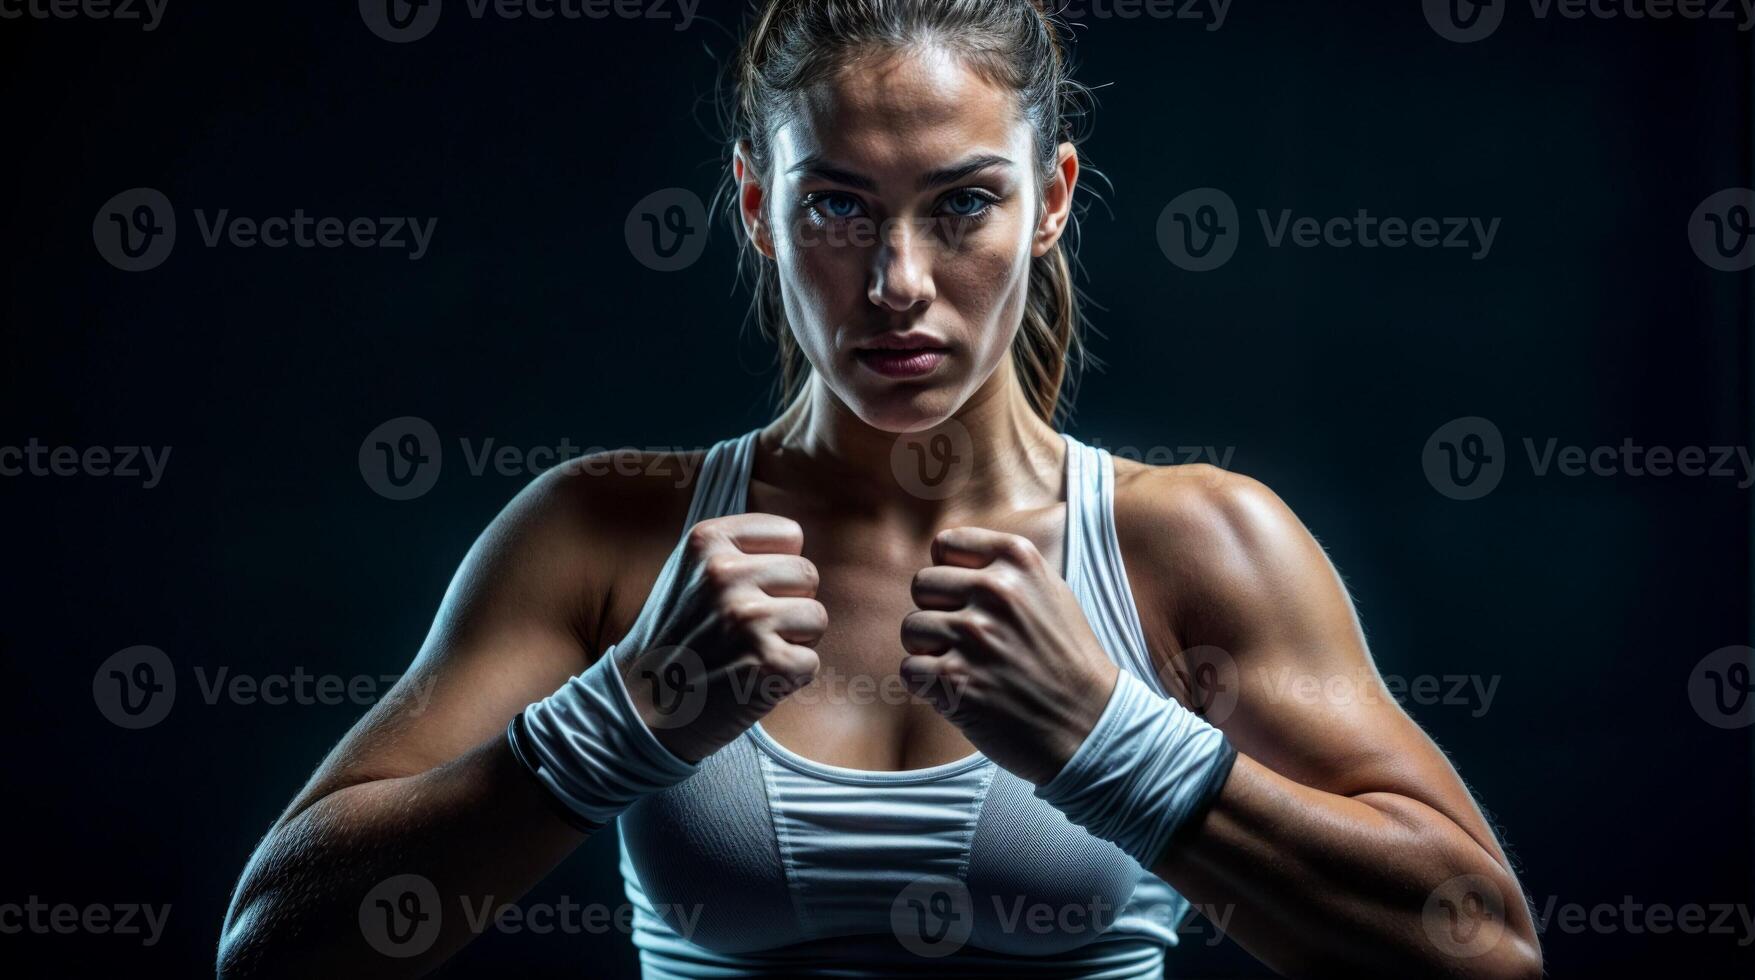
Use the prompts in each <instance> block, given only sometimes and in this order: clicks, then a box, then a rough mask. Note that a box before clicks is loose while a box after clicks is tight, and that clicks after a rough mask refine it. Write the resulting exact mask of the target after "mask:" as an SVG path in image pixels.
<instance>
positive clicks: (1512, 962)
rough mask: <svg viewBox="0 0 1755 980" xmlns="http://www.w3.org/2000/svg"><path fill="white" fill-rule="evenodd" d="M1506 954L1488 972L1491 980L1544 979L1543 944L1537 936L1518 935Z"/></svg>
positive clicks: (1510, 943)
mask: <svg viewBox="0 0 1755 980" xmlns="http://www.w3.org/2000/svg"><path fill="white" fill-rule="evenodd" d="M1506 945H1507V949H1506V955H1504V956H1503V957H1500V962H1498V963H1495V964H1494V968H1493V970H1492V971H1491V972H1490V973H1489V974H1488V976H1489V977H1490V978H1491V980H1542V975H1543V973H1542V971H1543V969H1544V967H1543V964H1542V944H1541V942H1540V941H1539V940H1538V939H1537V938H1536V937H1535V936H1516V937H1513V941H1512V942H1509V943H1507V944H1506Z"/></svg>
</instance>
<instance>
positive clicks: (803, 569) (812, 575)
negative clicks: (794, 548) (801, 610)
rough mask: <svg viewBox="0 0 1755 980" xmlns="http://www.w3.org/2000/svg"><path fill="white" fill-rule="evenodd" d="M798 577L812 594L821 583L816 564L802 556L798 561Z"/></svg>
mask: <svg viewBox="0 0 1755 980" xmlns="http://www.w3.org/2000/svg"><path fill="white" fill-rule="evenodd" d="M798 577H799V579H800V580H801V581H803V583H804V586H805V588H807V589H809V590H810V591H811V592H812V593H813V594H814V593H815V592H816V591H817V587H818V586H820V585H821V584H822V581H823V576H822V573H821V572H819V571H817V565H816V562H813V561H811V560H810V559H809V558H804V557H802V556H801V557H800V558H799V559H798Z"/></svg>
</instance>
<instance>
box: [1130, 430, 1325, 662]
mask: <svg viewBox="0 0 1755 980" xmlns="http://www.w3.org/2000/svg"><path fill="white" fill-rule="evenodd" d="M1115 526H1116V539H1117V542H1118V543H1119V545H1120V547H1121V552H1122V556H1123V560H1124V562H1125V563H1126V566H1127V570H1128V575H1129V578H1130V580H1132V584H1133V586H1134V591H1135V593H1136V598H1137V599H1139V600H1140V615H1141V617H1142V619H1148V620H1153V622H1147V623H1146V624H1145V625H1146V626H1147V628H1148V632H1151V631H1153V630H1154V628H1155V629H1156V631H1157V632H1159V633H1160V634H1163V633H1165V632H1168V635H1169V636H1170V637H1171V638H1173V639H1174V641H1175V642H1176V645H1177V646H1180V645H1182V644H1184V643H1187V644H1190V645H1192V644H1195V643H1211V642H1218V641H1221V640H1223V641H1229V640H1232V639H1234V638H1235V636H1236V633H1237V631H1238V630H1239V629H1242V628H1244V627H1245V626H1247V625H1251V624H1255V625H1259V624H1260V623H1261V621H1262V620H1263V618H1264V617H1265V618H1268V619H1272V618H1273V617H1274V616H1277V615H1278V614H1279V613H1280V612H1282V611H1284V612H1290V611H1291V610H1292V609H1293V607H1295V606H1296V604H1297V600H1298V599H1299V598H1300V597H1301V596H1306V595H1309V594H1312V593H1314V592H1327V591H1328V590H1329V587H1330V586H1332V585H1333V584H1334V582H1335V581H1336V579H1335V573H1334V570H1333V566H1332V565H1330V564H1329V562H1328V558H1327V555H1326V554H1325V553H1324V552H1323V550H1322V546H1321V545H1320V544H1319V543H1318V542H1317V541H1316V539H1315V537H1314V536H1313V535H1312V534H1311V533H1310V531H1309V529H1308V528H1306V527H1305V526H1304V523H1303V522H1302V521H1301V520H1299V518H1298V516H1297V515H1296V514H1294V513H1293V512H1292V509H1291V508H1290V507H1289V506H1287V504H1286V502H1285V501H1284V500H1282V499H1281V498H1280V496H1279V494H1277V493H1275V492H1274V491H1273V490H1271V489H1270V488H1268V487H1267V485H1265V484H1263V483H1262V482H1261V481H1259V480H1256V479H1254V478H1252V477H1249V476H1246V475H1244V474H1241V473H1236V472H1232V471H1230V470H1226V469H1223V468H1221V467H1218V466H1213V465H1211V464H1208V463H1193V464H1185V465H1174V466H1152V465H1148V464H1145V463H1140V462H1135V461H1132V460H1126V459H1119V458H1118V459H1116V461H1115ZM1246 621H1247V622H1246Z"/></svg>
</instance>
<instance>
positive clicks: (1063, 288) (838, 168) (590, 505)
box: [220, 0, 1542, 978]
mask: <svg viewBox="0 0 1755 980" xmlns="http://www.w3.org/2000/svg"><path fill="white" fill-rule="evenodd" d="M1059 36H1060V35H1059V25H1058V24H1057V23H1056V22H1055V20H1054V19H1053V18H1052V17H1050V16H1048V15H1046V14H1045V13H1044V12H1043V10H1042V9H1041V8H1040V7H1039V6H1037V5H1036V4H1035V3H1033V2H1031V0H773V2H768V3H765V4H763V5H762V9H761V10H760V11H759V13H758V15H757V16H756V18H755V19H754V21H753V22H752V24H751V27H750V30H749V32H748V35H747V38H746V40H745V43H744V46H743V48H742V50H741V52H740V57H739V61H738V64H737V80H736V87H735V90H736V107H735V112H734V114H733V116H732V121H733V125H734V128H735V133H734V134H733V141H732V142H731V144H730V146H731V150H732V154H731V157H732V158H731V161H730V168H729V169H730V173H729V174H728V175H727V179H728V187H727V189H728V191H729V193H727V194H725V195H724V197H723V200H724V202H725V204H726V205H727V213H728V214H729V215H731V216H732V217H733V218H734V220H735V222H736V227H737V228H738V230H739V235H740V241H741V242H742V243H743V247H745V248H746V249H747V250H748V251H747V254H746V258H747V259H748V260H749V262H750V263H752V265H751V268H753V270H754V272H755V294H756V310H755V312H756V316H757V318H758V320H759V321H760V323H761V325H762V326H763V328H764V329H765V331H766V332H767V334H768V335H769V336H771V337H772V338H773V339H774V341H775V342H776V343H777V344H778V347H779V359H780V365H781V379H782V391H783V393H784V397H783V399H782V404H783V406H784V407H783V410H782V411H781V412H780V414H779V415H778V417H776V418H775V419H774V420H773V421H772V422H770V423H768V424H767V425H765V426H763V427H761V428H759V429H756V430H754V431H751V432H748V433H745V434H742V435H737V436H731V437H728V438H726V439H724V440H722V441H721V442H719V443H717V444H715V445H714V446H712V447H711V448H710V449H709V450H707V451H706V452H704V453H693V454H687V455H666V454H647V455H646V458H645V459H643V460H642V465H640V466H638V467H615V466H609V465H602V464H605V463H606V461H605V460H602V459H592V458H587V459H586V460H585V461H584V463H585V465H575V466H563V467H560V468H557V469H555V470H553V471H550V472H549V473H547V474H545V475H543V476H542V477H540V478H538V479H537V480H535V481H533V482H532V484H531V485H530V486H529V487H528V488H527V489H525V490H524V491H523V492H522V493H521V494H519V495H518V497H517V498H516V499H515V500H513V501H512V503H511V504H510V505H509V506H508V507H507V508H506V510H505V511H504V512H503V513H502V514H500V515H499V517H498V518H497V519H496V520H495V521H494V522H493V523H492V525H491V526H490V527H489V528H487V530H486V531H485V533H483V534H482V536H481V538H480V539H479V541H478V542H477V543H476V545H475V547H474V548H473V549H472V550H471V551H470V553H469V555H468V556H467V557H466V559H465V560H464V562H463V564H462V566H461V568H460V569H459V570H458V572H457V574H456V577H455V579H454V581H453V582H452V585H451V587H450V589H449V591H448V592H447V594H446V596H445V598H444V601H443V603H442V605H441V607H440V609H439V611H438V615H437V619H436V621H435V623H434V625H433V628H432V630H431V633H430V634H429V636H428V638H427V640H426V643H425V645H424V647H423V648H422V649H421V651H420V653H419V655H418V656H417V657H416V658H415V661H414V663H413V665H412V667H411V668H410V670H409V671H408V673H407V675H406V677H405V678H404V679H403V680H402V682H401V683H400V684H399V685H398V686H397V688H396V689H395V690H394V691H392V692H391V694H390V696H389V697H387V698H386V699H385V700H384V701H383V702H382V703H380V704H378V705H377V706H375V707H374V708H373V709H372V710H371V711H369V712H368V713H367V714H366V715H365V717H364V718H362V719H361V720H360V722H359V723H358V724H357V725H356V726H355V727H354V729H353V730H352V731H350V732H349V733H348V735H347V736H346V737H345V738H344V739H343V740H342V741H341V743H340V744H339V745H338V746H336V748H335V749H334V750H333V751H332V752H331V753H330V754H329V756H328V758H327V759H325V760H324V762H323V764H322V765H321V767H320V768H319V769H318V771H317V772H316V774H315V775H314V776H313V777H312V778H311V780H310V782H309V783H308V784H307V785H306V786H305V787H304V788H303V789H302V790H301V791H300V792H299V793H298V795H297V796H296V797H295V798H294V800H293V802H292V803H291V805H290V806H289V807H288V809H287V810H286V812H285V813H284V814H282V816H281V817H280V819H279V820H278V821H277V822H276V823H275V825H274V826H273V828H272V829H271V830H270V831H269V833H268V835H267V836H266V837H265V838H264V840H263V841H262V843H261V845H260V847H259V848H258V850H257V852H256V854H255V855H254V856H253V857H252V859H251V860H250V862H249V864H248V866H247V867H246V868H245V870H244V873H243V877H242V880H241V881H240V883H239V885H238V889H237V893H236V895H235V896H234V899H233V902H232V906H231V909H230V912H229V914H228V916H227V921H226V924H225V928H224V934H223V937H222V941H221V946H220V970H221V972H222V973H223V974H225V975H227V976H238V977H243V976H252V977H254V976H270V975H273V976H280V975H286V976H312V975H320V973H319V971H338V972H340V973H341V974H344V975H353V974H356V973H358V974H364V975H372V976H383V975H392V974H401V973H408V974H414V973H420V972H423V971H425V970H428V969H431V968H432V967H434V966H435V965H436V964H438V963H440V962H442V961H443V960H444V959H445V958H446V957H447V956H449V955H450V954H452V953H453V952H455V951H456V950H457V949H458V948H459V947H460V946H461V945H462V944H463V943H465V942H466V941H467V940H468V939H469V938H471V936H472V935H473V934H474V932H473V931H472V927H471V920H470V917H469V916H467V915H464V914H460V913H459V912H458V911H457V903H458V901H459V900H461V901H464V902H471V901H473V902H475V903H480V902H481V901H483V900H484V898H485V897H487V896H493V901H494V902H496V903H502V902H509V901H514V900H516V898H517V897H518V896H520V895H522V894H524V892H525V891H526V890H527V889H529V888H530V887H531V886H532V885H534V884H535V883H536V882H537V881H538V880H540V879H541V878H542V877H543V876H544V875H545V874H547V873H548V872H549V871H550V870H551V869H553V868H554V867H555V866H556V864H557V863H558V862H560V861H561V860H562V859H563V858H564V857H565V856H566V855H567V854H568V853H569V852H570V851H572V850H573V849H574V848H575V847H577V846H578V845H579V843H580V842H581V841H582V840H584V839H585V838H586V837H587V836H588V835H589V834H592V833H597V832H601V831H603V830H604V829H605V828H607V827H608V826H609V825H610V824H611V823H614V824H615V825H616V832H617V834H618V838H619V845H618V846H619V851H618V853H619V855H620V866H621V872H622V874H623V876H624V884H625V891H626V894H627V897H628V899H629V902H630V904H631V906H632V908H633V925H632V930H631V931H632V938H633V941H634V942H635V944H636V945H637V946H638V947H639V951H640V956H641V962H642V967H643V971H644V973H645V975H647V976H648V977H722V976H750V975H761V974H787V975H800V974H805V975H809V974H818V975H835V976H912V975H916V974H920V973H942V974H951V973H955V974H959V975H965V976H967V975H982V974H987V975H1005V976H1080V977H1156V976H1160V975H1162V974H1163V972H1164V959H1165V952H1166V949H1167V947H1169V946H1172V945H1174V944H1175V943H1176V941H1177V929H1178V927H1179V926H1181V925H1182V924H1183V922H1184V921H1185V919H1186V917H1187V916H1188V914H1189V912H1190V910H1191V909H1193V908H1198V909H1200V910H1201V911H1203V912H1204V913H1206V914H1207V916H1208V917H1209V918H1210V919H1211V920H1212V921H1213V923H1214V924H1215V925H1217V926H1222V928H1223V929H1224V931H1225V933H1226V934H1227V935H1229V936H1230V937H1231V938H1232V939H1234V940H1235V941H1236V942H1237V943H1239V944H1240V945H1241V946H1242V947H1243V948H1245V949H1247V950H1248V951H1249V952H1250V953H1251V954H1253V955H1254V956H1256V957H1257V958H1259V959H1260V960H1261V961H1262V962H1263V963H1265V964H1267V965H1268V966H1269V967H1271V968H1272V969H1274V970H1276V971H1278V972H1281V973H1284V974H1287V975H1299V976H1304V975H1347V976H1392V977H1414V976H1420V977H1426V976H1446V977H1483V978H1488V977H1490V978H1528V977H1538V976H1540V975H1541V972H1542V960H1541V953H1540V948H1539V944H1538V942H1537V939H1536V936H1535V931H1534V928H1533V926H1532V923H1531V919H1530V916H1529V914H1528V910H1527V906H1526V902H1525V899H1524V896H1523V893H1522V891H1521V888H1520V886H1519V884H1518V882H1517V879H1516V877H1515V875H1514V873H1513V870H1512V868H1511V866H1510V863H1509V862H1508V860H1507V858H1506V855H1505V853H1504V851H1503V850H1502V849H1501V847H1500V845H1499V843H1498V842H1497V840H1496V839H1495V836H1494V833H1493V831H1492V829H1491V828H1490V826H1489V824H1488V821H1487V820H1485V819H1484V818H1483V816H1482V813H1481V811H1480V810H1479V809H1478V808H1477V806H1476V804H1475V802H1474V801H1473V799H1471V797H1470V794H1469V792H1468V791H1467V789H1466V788H1465V787H1464V785H1463V783H1462V781H1461V780H1460V779H1459V777H1458V775H1457V773H1456V772H1455V771H1454V770H1453V769H1452V767H1451V766H1450V764H1449V763H1448V761H1447V760H1446V758H1445V756H1444V755H1443V754H1442V753H1441V752H1440V751H1439V750H1438V749H1437V747H1436V746H1435V745H1434V744H1433V743H1432V741H1431V740H1430V739H1428V738H1427V737H1426V736H1425V734H1424V733H1423V732H1422V731H1421V730H1420V729H1419V727H1417V726H1416V725H1415V724H1414V723H1413V721H1412V720H1410V719H1409V717H1408V716H1407V715H1406V714H1405V713H1404V712H1403V711H1402V710H1401V708H1400V707H1399V706H1398V705H1397V703H1396V702H1395V700H1394V699H1393V698H1392V697H1391V696H1389V694H1388V692H1387V690H1385V688H1384V685H1383V683H1382V680H1381V678H1380V677H1379V675H1378V674H1377V673H1376V672H1375V669H1374V667H1373V666H1372V661H1371V657H1370V654H1369V653H1368V652H1367V650H1366V645H1365V641H1364V637H1363V635H1362V632H1361V629H1360V625H1359V622H1358V620H1357V618H1356V616H1355V614H1354V611H1353V608H1352V605H1351V602H1350V600H1349V598H1348V596H1347V593H1346V590H1345V589H1344V587H1343V585H1342V583H1341V580H1340V578H1339V576H1338V575H1337V573H1336V571H1335V569H1334V568H1333V567H1332V565H1331V564H1330V563H1329V561H1328V560H1327V558H1326V556H1325V554H1324V552H1323V550H1322V549H1321V547H1320V546H1319V545H1318V544H1317V542H1316V541H1315V540H1314V539H1313V538H1312V537H1311V535H1310V534H1309V533H1308V532H1307V531H1306V530H1305V528H1304V527H1303V526H1302V524H1301V523H1300V522H1299V520H1298V519H1297V518H1296V517H1295V516H1294V515H1293V514H1292V513H1291V512H1290V511H1289V510H1288V509H1287V508H1286V506H1285V505H1284V504H1283V503H1282V502H1281V501H1280V500H1279V499H1278V498H1277V497H1276V496H1275V495H1274V494H1273V493H1272V492H1270V491H1269V490H1268V489H1267V488H1265V487H1263V486H1262V485H1261V484H1259V483H1257V482H1255V481H1253V480H1251V479H1249V478H1247V477H1244V476H1239V475H1235V474H1231V473H1227V472H1224V471H1222V470H1218V469H1215V468H1213V467H1209V466H1204V465H1193V466H1149V465H1143V464H1140V463H1134V462H1128V461H1124V460H1120V459H1116V458H1114V457H1113V456H1112V455H1111V454H1109V453H1108V452H1107V451H1104V450H1101V449H1096V448H1094V447H1092V446H1088V445H1086V444H1084V443H1082V442H1081V441H1079V440H1077V439H1075V438H1073V437H1071V436H1070V435H1067V434H1065V433H1063V432H1061V431H1059V430H1058V429H1057V428H1056V426H1055V424H1054V419H1055V418H1056V417H1057V416H1059V415H1060V414H1061V411H1062V410H1063V409H1064V407H1065V405H1064V402H1065V398H1064V392H1063V383H1064V382H1065V381H1066V379H1067V378H1068V376H1069V368H1071V367H1076V365H1077V362H1078V360H1079V356H1080V347H1079V340H1078V335H1077V325H1078V312H1077V309H1076V305H1075V291H1074V287H1073V284H1072V278H1071V266H1070V262H1069V253H1068V245H1067V244H1066V243H1065V242H1064V241H1063V238H1064V233H1065V232H1066V230H1067V226H1068V224H1069V221H1070V220H1071V218H1072V216H1073V214H1074V208H1073V197H1074V190H1075V188H1076V186H1077V182H1078V178H1079V176H1080V162H1079V155H1078V153H1077V151H1076V148H1075V145H1074V141H1073V139H1072V137H1073V131H1072V127H1071V126H1070V118H1071V116H1072V115H1073V114H1074V113H1075V112H1076V111H1077V107H1078V106H1080V105H1082V104H1083V103H1082V101H1081V100H1080V99H1078V98H1075V96H1077V95H1078V94H1079V91H1080V90H1079V89H1078V87H1077V85H1076V83H1075V82H1073V81H1072V80H1071V79H1070V78H1069V77H1068V70H1067V67H1066V63H1065V60H1064V57H1063V51H1062V47H1061V43H1060V41H1059ZM678 474H693V478H692V479H691V480H689V481H688V482H687V483H686V484H685V485H683V486H680V487H679V485H678V484H679V481H678V479H677V476H678ZM1312 690H1314V691H1316V692H1319V694H1318V696H1314V697H1312V696H1306V695H1308V694H1309V692H1310V691H1312ZM423 695H424V698H425V699H424V700H423ZM386 882H395V883H399V884H398V885H397V886H396V887H395V888H392V889H391V890H390V891H388V892H386V891H385V890H384V888H385V883H386ZM433 901H436V902H437V905H434V906H431V907H429V904H428V903H431V902H433ZM379 916H382V917H383V923H382V924H379V921H378V917H379ZM415 937H421V938H420V939H419V941H418V942H417V941H415ZM386 946H389V947H391V948H389V949H386Z"/></svg>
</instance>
